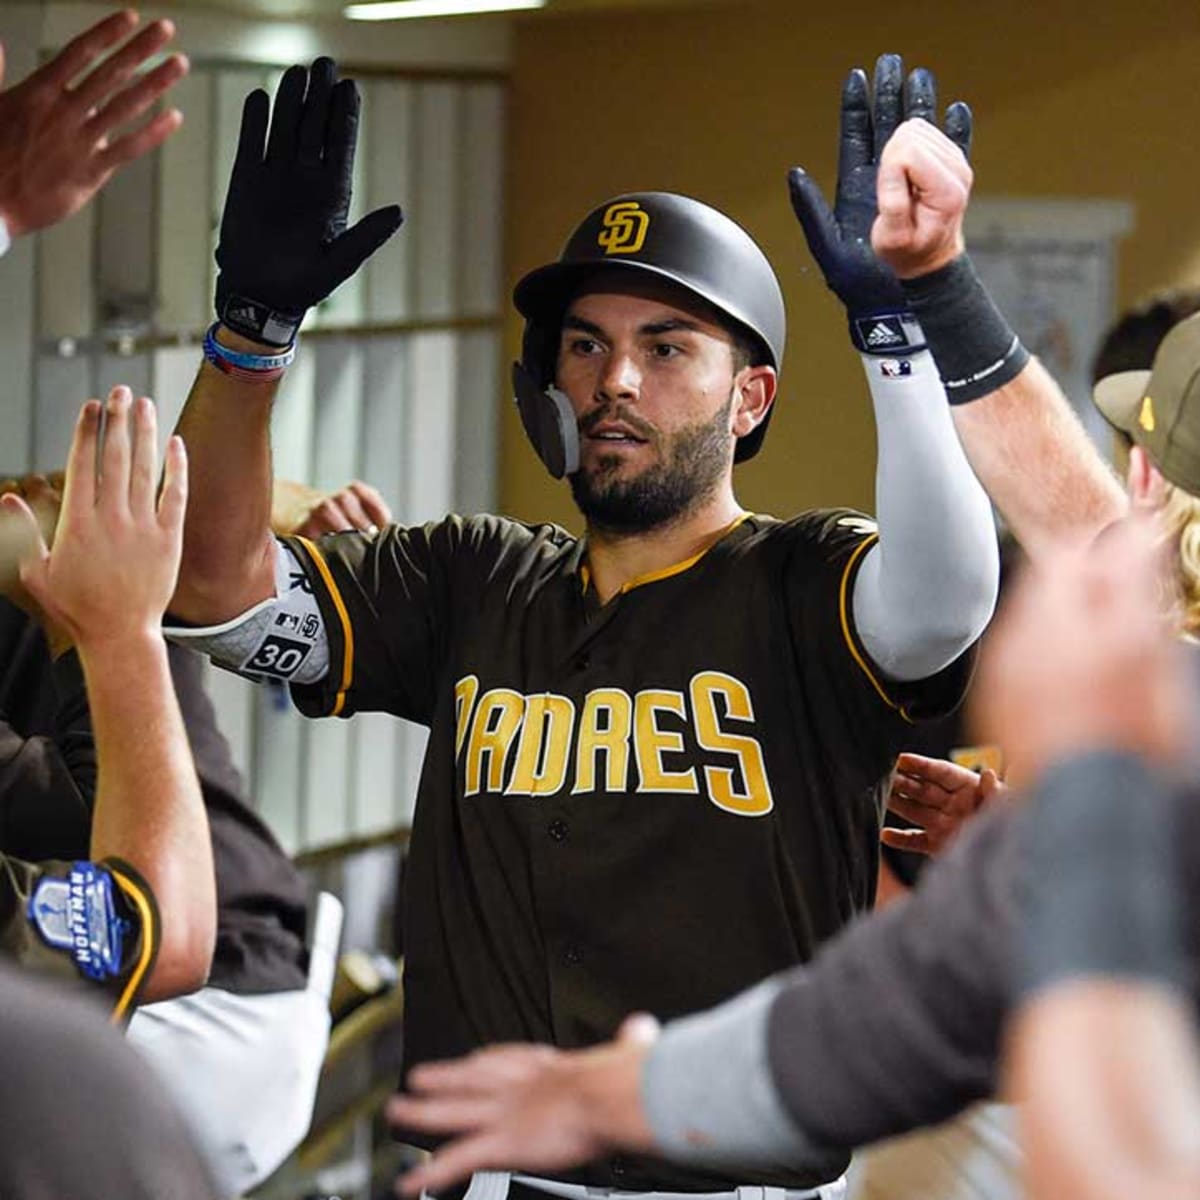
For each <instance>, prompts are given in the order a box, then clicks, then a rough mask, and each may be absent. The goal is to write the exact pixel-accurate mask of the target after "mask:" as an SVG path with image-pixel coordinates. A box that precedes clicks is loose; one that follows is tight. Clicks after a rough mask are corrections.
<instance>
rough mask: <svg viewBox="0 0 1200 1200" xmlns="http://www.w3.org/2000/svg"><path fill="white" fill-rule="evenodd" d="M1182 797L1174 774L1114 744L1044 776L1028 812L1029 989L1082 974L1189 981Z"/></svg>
mask: <svg viewBox="0 0 1200 1200" xmlns="http://www.w3.org/2000/svg"><path fill="white" fill-rule="evenodd" d="M1189 802H1192V801H1189ZM1179 806H1180V798H1179V796H1178V795H1177V794H1176V792H1175V789H1174V788H1173V787H1171V786H1170V785H1169V784H1168V782H1167V780H1165V779H1164V778H1163V777H1162V776H1161V775H1160V774H1158V773H1157V772H1156V771H1154V770H1152V769H1151V768H1150V767H1149V766H1148V765H1147V764H1146V763H1145V762H1143V761H1142V760H1140V759H1139V758H1137V757H1136V756H1135V755H1132V754H1125V753H1120V752H1118V751H1115V750H1105V751H1097V752H1095V753H1092V754H1086V755H1082V756H1080V757H1078V758H1075V759H1072V760H1070V761H1069V762H1065V763H1062V764H1060V765H1058V766H1056V767H1053V768H1052V769H1051V770H1049V771H1047V772H1046V774H1045V775H1044V776H1043V777H1042V779H1041V780H1039V782H1038V786H1037V787H1036V789H1035V790H1034V793H1033V795H1032V796H1031V797H1030V798H1029V801H1028V803H1027V805H1026V806H1025V809H1024V811H1023V812H1022V814H1021V818H1020V821H1019V836H1018V843H1019V848H1020V853H1021V856H1022V858H1023V859H1024V861H1025V862H1026V863H1027V864H1028V871H1027V874H1026V880H1025V885H1024V887H1023V888H1022V889H1021V892H1020V896H1019V904H1020V908H1021V913H1022V920H1021V922H1020V926H1019V928H1020V935H1019V938H1018V943H1017V946H1018V963H1017V986H1018V989H1019V991H1020V993H1021V996H1022V998H1024V997H1025V996H1027V995H1029V994H1032V993H1033V992H1036V991H1039V990H1041V989H1042V988H1046V987H1050V986H1053V985H1054V984H1056V983H1061V982H1063V981H1065V980H1068V979H1079V978H1083V977H1096V976H1102V977H1105V978H1110V979H1112V978H1133V979H1141V980H1153V981H1155V982H1159V983H1165V984H1167V985H1169V986H1174V987H1183V986H1184V985H1185V984H1186V981H1187V964H1186V961H1185V956H1184V948H1183V940H1184V939H1183V929H1182V916H1183V913H1182V903H1183V899H1182V894H1181V892H1182V880H1181V879H1180V878H1179V871H1178V869H1177V865H1176V855H1175V847H1176V845H1177V844H1178V843H1179V841H1180V834H1179V831H1178V829H1177V826H1178V820H1177V818H1178V816H1179Z"/></svg>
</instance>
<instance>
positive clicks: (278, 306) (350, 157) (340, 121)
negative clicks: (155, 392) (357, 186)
mask: <svg viewBox="0 0 1200 1200" xmlns="http://www.w3.org/2000/svg"><path fill="white" fill-rule="evenodd" d="M335 73H336V68H335V67H334V64H333V61H332V59H328V58H318V59H317V60H316V61H315V62H314V63H313V65H312V68H311V69H308V68H305V67H302V66H294V67H289V68H288V69H287V71H285V72H284V75H283V79H282V80H281V81H280V84H279V90H278V91H277V92H276V94H275V111H274V113H273V114H272V113H271V111H270V108H271V105H270V100H269V99H268V97H267V93H266V92H264V91H263V90H262V89H261V88H258V89H256V90H255V91H253V92H251V93H250V95H248V96H247V97H246V103H245V105H244V106H243V108H242V129H241V133H240V135H239V137H238V149H237V158H236V160H235V161H234V164H233V173H232V175H231V176H230V179H229V192H228V194H227V195H226V197H225V211H224V213H223V214H222V217H221V240H220V243H219V244H218V246H217V266H218V267H219V268H220V274H219V275H218V276H217V296H216V307H217V317H218V319H219V320H221V321H222V322H223V323H224V324H225V325H226V326H228V327H229V328H230V329H233V330H236V331H237V332H238V333H241V334H244V335H245V336H246V337H249V338H253V339H254V340H255V341H258V342H265V343H267V344H268V345H271V346H289V345H291V343H292V342H293V341H294V340H295V338H296V331H297V330H298V329H299V328H300V322H301V321H302V320H303V319H304V314H305V312H306V310H307V309H309V308H311V307H312V305H314V304H317V303H319V302H320V301H321V300H324V299H325V297H326V296H328V295H329V294H330V292H332V291H333V290H334V289H335V288H336V287H337V286H338V284H340V283H342V282H343V281H344V280H346V279H349V278H350V276H351V275H353V274H354V272H355V271H357V270H358V268H359V267H360V266H361V265H362V264H363V263H364V262H365V261H366V260H367V259H368V258H370V257H371V255H372V254H374V253H375V251H376V250H378V249H379V247H380V246H382V245H383V243H384V242H386V241H387V240H388V238H390V237H391V236H392V234H393V233H395V232H396V230H397V229H398V228H399V227H400V222H401V221H402V220H403V217H402V215H401V212H400V208H399V206H398V205H395V204H392V205H388V206H387V207H386V208H380V209H376V210H375V212H373V213H371V214H370V215H369V216H366V217H363V219H362V220H361V221H359V222H358V224H357V225H355V226H354V228H353V229H347V228H346V219H347V217H348V216H349V214H350V191H351V177H352V175H353V172H354V147H355V142H356V141H357V138H358V109H359V97H358V88H357V87H356V86H355V84H354V81H353V80H352V79H343V80H340V81H338V82H336V83H335V82H334V78H335ZM268 117H270V124H271V132H270V137H269V138H268V136H267V119H268Z"/></svg>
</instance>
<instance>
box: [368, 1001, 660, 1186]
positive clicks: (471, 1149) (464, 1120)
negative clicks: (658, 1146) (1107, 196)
mask: <svg viewBox="0 0 1200 1200" xmlns="http://www.w3.org/2000/svg"><path fill="white" fill-rule="evenodd" d="M657 1033H658V1026H657V1023H656V1022H654V1021H653V1020H652V1019H651V1018H649V1017H646V1016H644V1015H639V1016H634V1017H630V1018H629V1019H628V1020H626V1021H625V1023H624V1024H623V1025H622V1026H621V1029H620V1032H619V1033H618V1035H617V1039H616V1040H615V1041H612V1042H609V1043H607V1044H606V1045H603V1046H597V1047H596V1048H595V1049H591V1050H574V1051H567V1050H556V1049H554V1048H553V1047H552V1046H529V1045H508V1046H491V1047H489V1048H488V1049H486V1050H477V1051H475V1053H474V1054H469V1055H467V1056H466V1057H465V1058H461V1059H457V1060H455V1061H453V1062H441V1063H426V1064H425V1065H424V1066H420V1067H416V1068H415V1069H414V1070H413V1071H411V1072H410V1073H409V1077H408V1087H409V1091H408V1093H407V1094H401V1095H398V1096H393V1097H392V1099H391V1100H390V1101H389V1102H388V1108H387V1118H388V1122H389V1123H390V1124H391V1126H392V1129H393V1133H395V1134H397V1135H398V1136H400V1137H401V1138H402V1137H403V1136H404V1133H405V1131H406V1130H412V1131H417V1130H419V1131H422V1132H426V1133H449V1134H457V1135H459V1136H457V1137H456V1138H455V1139H454V1140H453V1141H451V1142H448V1143H447V1144H446V1145H444V1146H442V1147H440V1148H439V1149H438V1150H437V1152H436V1153H435V1154H434V1155H433V1157H432V1158H430V1159H429V1160H428V1161H427V1162H425V1163H422V1164H421V1165H420V1166H418V1167H414V1168H413V1169H412V1170H411V1171H409V1172H408V1173H407V1174H406V1175H405V1176H404V1177H403V1178H402V1179H401V1181H400V1183H399V1184H398V1185H397V1192H398V1193H399V1194H400V1195H403V1196H416V1195H419V1194H420V1193H421V1191H422V1190H425V1191H429V1192H436V1191H440V1190H441V1189H442V1188H445V1187H447V1186H449V1185H450V1184H453V1183H455V1182H457V1181H458V1180H461V1179H465V1178H466V1177H467V1176H468V1175H470V1174H472V1173H473V1172H475V1171H483V1170H489V1169H513V1170H516V1169H523V1170H529V1171H556V1170H562V1169H564V1168H566V1167H573V1166H578V1165H580V1164H582V1163H586V1162H589V1161H590V1160H592V1159H594V1158H596V1157H598V1156H599V1155H601V1154H603V1153H605V1152H606V1151H608V1150H611V1149H613V1148H616V1147H621V1148H624V1149H628V1150H649V1149H650V1148H651V1146H652V1144H653V1139H652V1137H651V1135H650V1130H649V1127H648V1125H647V1124H646V1121H645V1117H644V1115H643V1113H642V1108H641V1100H640V1098H639V1089H640V1081H641V1069H642V1062H643V1061H644V1059H645V1057H646V1053H647V1051H648V1049H649V1046H650V1044H651V1043H652V1042H653V1041H654V1038H655V1037H656V1036H657Z"/></svg>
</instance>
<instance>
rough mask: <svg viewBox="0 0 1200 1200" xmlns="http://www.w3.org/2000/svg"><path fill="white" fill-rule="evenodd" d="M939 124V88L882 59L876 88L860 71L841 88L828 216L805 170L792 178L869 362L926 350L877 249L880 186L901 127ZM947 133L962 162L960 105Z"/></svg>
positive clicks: (806, 226) (815, 248)
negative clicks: (885, 156) (884, 161)
mask: <svg viewBox="0 0 1200 1200" xmlns="http://www.w3.org/2000/svg"><path fill="white" fill-rule="evenodd" d="M912 117H920V118H923V119H924V120H926V121H929V122H930V123H931V124H933V123H936V121H937V82H936V81H935V80H934V77H933V75H932V73H931V72H929V71H927V70H925V69H924V68H923V67H918V68H917V69H916V70H914V71H913V72H912V73H911V74H910V75H909V76H908V78H907V80H906V79H905V78H904V63H903V61H902V60H901V58H900V56H899V55H898V54H882V55H880V57H879V59H878V61H877V62H876V63H875V83H874V87H873V88H870V89H869V88H868V85H867V76H866V72H865V71H863V70H862V68H861V67H855V68H854V70H853V71H851V72H850V74H849V75H848V76H847V77H846V82H845V84H844V85H843V86H842V111H841V136H840V142H839V147H838V178H837V195H836V197H835V199H834V206H833V211H832V212H831V211H830V208H829V205H828V203H826V200H825V197H824V195H823V194H822V193H821V189H820V188H819V187H818V186H817V184H816V182H815V181H814V180H813V178H812V176H811V175H809V174H807V173H806V172H805V171H804V170H803V169H802V168H800V167H793V168H792V170H791V171H790V172H789V173H788V189H789V191H790V193H791V200H792V208H793V210H794V211H795V213H796V216H797V218H798V219H799V221H800V226H801V228H802V229H803V230H804V237H805V239H806V240H807V242H808V248H809V250H810V251H811V252H812V256H813V258H815V259H816V261H817V266H819V267H820V268H821V273H822V274H823V275H824V276H825V282H826V283H827V284H828V285H829V287H830V289H831V290H832V291H833V292H834V293H835V294H836V295H837V296H838V298H839V299H840V300H841V301H842V303H843V304H844V305H845V306H846V312H847V315H848V317H849V320H850V338H851V340H852V341H853V342H854V344H855V346H856V347H858V349H859V350H861V351H863V352H864V353H867V354H887V355H893V354H911V353H913V352H915V351H917V350H920V349H921V348H922V347H923V346H924V337H923V335H922V334H921V328H920V325H919V324H918V323H917V321H916V319H915V318H914V317H913V315H912V313H911V311H910V310H909V306H908V303H907V301H906V300H905V297H904V292H903V290H902V289H901V287H900V281H899V280H898V279H897V278H896V276H895V274H894V273H893V272H892V269H891V267H889V266H887V265H886V264H885V263H882V262H880V261H879V259H877V258H876V257H875V252H874V251H873V250H872V249H871V226H872V225H873V224H874V223H875V216H876V213H877V212H878V206H877V202H876V193H875V184H876V176H877V174H878V169H879V157H880V155H881V154H882V153H883V148H884V146H885V145H886V144H887V141H888V139H889V138H890V137H891V136H892V134H893V133H894V132H895V131H896V127H897V126H898V125H899V124H900V123H901V121H906V120H908V119H910V118H912ZM943 129H944V131H945V133H946V136H947V137H949V138H950V140H951V141H953V142H954V143H955V144H956V145H957V146H958V147H959V149H960V150H962V152H963V154H968V153H969V151H970V147H971V110H970V109H969V108H968V107H967V106H966V105H965V104H963V103H962V102H961V101H959V102H956V103H954V104H952V105H950V107H949V108H948V109H947V110H946V119H945V124H944V125H943Z"/></svg>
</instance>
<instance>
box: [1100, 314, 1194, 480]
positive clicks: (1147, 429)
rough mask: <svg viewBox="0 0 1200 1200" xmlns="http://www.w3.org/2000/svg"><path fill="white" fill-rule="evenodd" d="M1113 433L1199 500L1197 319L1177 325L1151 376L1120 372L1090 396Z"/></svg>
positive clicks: (1164, 345)
mask: <svg viewBox="0 0 1200 1200" xmlns="http://www.w3.org/2000/svg"><path fill="white" fill-rule="evenodd" d="M1092 399H1093V400H1095V402H1096V407H1097V408H1098V409H1099V410H1100V412H1101V413H1102V414H1103V415H1104V418H1105V420H1107V421H1108V423H1109V424H1110V425H1112V426H1113V428H1115V429H1117V430H1119V431H1120V432H1121V433H1124V434H1126V435H1128V436H1129V437H1131V438H1132V439H1133V440H1134V442H1135V443H1136V444H1137V445H1139V446H1142V447H1144V448H1145V450H1146V453H1147V454H1149V456H1150V458H1151V460H1152V461H1153V463H1154V465H1155V466H1156V467H1157V468H1158V469H1159V470H1160V471H1161V472H1162V473H1163V476H1164V478H1166V479H1169V480H1170V481H1171V482H1172V483H1173V484H1175V485H1176V486H1177V487H1181V488H1183V489H1184V491H1186V492H1190V493H1191V494H1192V495H1193V496H1200V313H1197V314H1196V315H1195V316H1193V317H1188V319H1187V320H1186V321H1180V322H1179V324H1178V325H1176V326H1175V328H1174V329H1172V330H1171V331H1170V332H1169V333H1168V334H1167V336H1166V337H1165V338H1163V340H1162V343H1161V345H1160V346H1159V347H1158V353H1157V354H1156V355H1155V356H1154V368H1153V370H1150V371H1121V372H1119V373H1118V374H1116V375H1107V376H1105V377H1104V378H1103V379H1101V380H1100V381H1099V382H1098V383H1097V384H1096V387H1095V389H1094V390H1093V392H1092Z"/></svg>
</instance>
